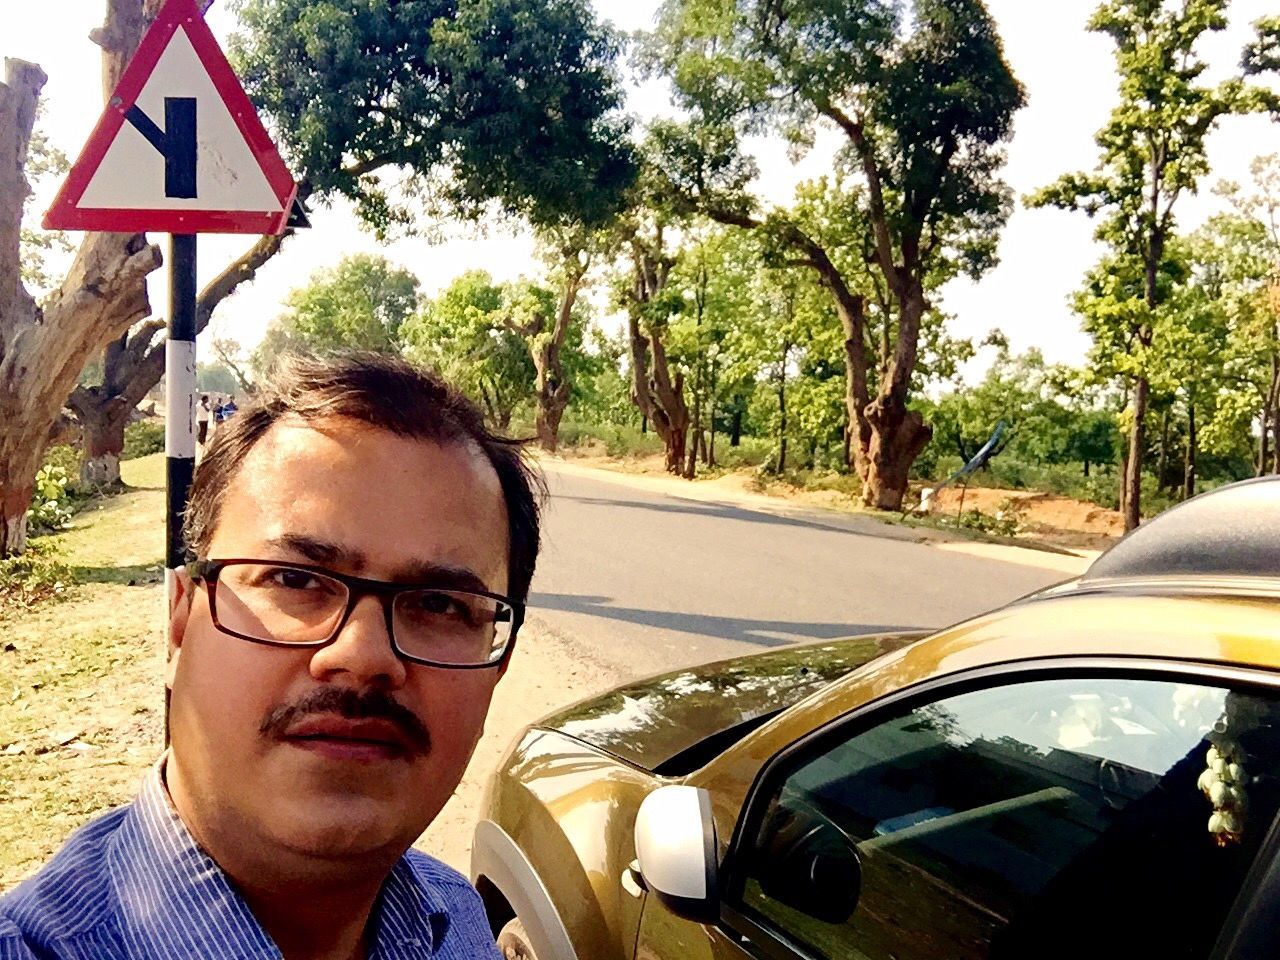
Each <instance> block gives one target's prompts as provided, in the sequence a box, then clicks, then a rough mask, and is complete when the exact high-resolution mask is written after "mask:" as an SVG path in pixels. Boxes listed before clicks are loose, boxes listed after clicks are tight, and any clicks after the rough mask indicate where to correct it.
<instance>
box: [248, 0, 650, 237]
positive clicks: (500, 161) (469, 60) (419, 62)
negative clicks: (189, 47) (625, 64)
mask: <svg viewBox="0 0 1280 960" xmlns="http://www.w3.org/2000/svg"><path fill="white" fill-rule="evenodd" d="M238 9H239V13H240V21H241V24H242V26H243V31H242V33H240V34H239V35H238V36H236V37H234V38H233V40H232V44H231V49H232V57H233V59H234V60H235V62H236V65H237V68H238V72H239V75H240V76H241V78H242V79H243V81H244V84H245V88H246V90H247V91H248V92H249V95H250V97H251V98H252V99H253V100H254V102H255V103H256V104H257V105H258V106H259V108H260V109H262V110H263V111H264V112H265V113H266V114H267V116H268V117H269V118H270V119H271V120H272V121H273V122H274V126H275V132H276V135H277V137H278V138H279V140H280V141H281V142H282V146H283V148H284V151H285V153H286V155H287V156H288V158H289V160H290V161H291V165H292V167H293V169H294V171H295V172H296V173H298V174H299V176H300V178H301V179H303V180H305V181H306V182H307V183H308V184H309V185H310V186H311V187H313V188H314V189H315V190H316V191H317V192H318V193H320V194H321V195H323V196H334V195H342V196H345V197H347V198H348V199H350V200H351V201H352V202H354V203H355V204H356V209H357V213H358V214H359V216H360V217H361V218H362V219H363V220H364V221H365V222H366V223H368V224H369V225H371V226H372V227H373V228H374V229H375V230H376V231H377V232H378V233H379V234H385V233H387V232H388V231H390V230H392V229H393V228H396V227H406V226H409V225H411V224H412V222H413V214H412V212H411V207H412V206H413V204H414V203H415V202H416V203H418V204H425V205H426V207H427V208H428V212H430V213H432V214H435V215H445V214H461V215H464V216H472V217H479V216H480V215H481V214H482V213H484V212H485V211H486V210H487V209H489V207H490V205H491V204H492V203H496V205H497V206H498V207H499V208H500V209H501V210H503V211H505V212H507V213H510V214H513V215H519V216H523V217H526V218H527V219H529V220H531V221H533V222H535V223H549V222H556V221H559V220H563V219H575V220H577V219H586V220H597V221H598V220H603V219H604V218H606V217H607V216H608V215H609V214H610V213H611V212H612V211H613V210H614V209H615V208H616V206H617V203H618V199H619V194H620V192H621V190H622V189H624V188H625V187H626V185H627V184H628V183H629V182H630V180H631V178H632V176H633V165H632V159H631V152H630V148H629V145H628V141H627V126H626V122H625V120H624V118H623V116H622V113H621V103H622V95H621V91H620V88H619V86H618V82H617V79H616V77H615V72H614V70H615V61H616V59H617V56H618V41H617V40H616V38H615V37H614V36H613V35H612V34H611V33H610V32H609V31H608V30H607V29H606V28H605V27H603V26H601V25H600V24H599V23H598V22H597V21H596V20H595V18H594V16H593V14H592V11H591V7H590V4H588V3H587V2H586V0H411V2H399V3H388V2H386V0H239V3H238ZM286 65H287V68H286ZM384 168H398V169H399V170H400V171H401V172H402V173H404V174H405V175H407V179H404V180H403V181H402V183H401V185H400V187H399V190H398V191H397V192H396V193H395V194H392V193H390V192H388V190H387V189H386V187H385V186H384V181H383V180H380V179H379V178H378V177H376V176H374V172H375V171H378V170H381V169H384ZM396 179H401V178H399V177H397V178H396Z"/></svg>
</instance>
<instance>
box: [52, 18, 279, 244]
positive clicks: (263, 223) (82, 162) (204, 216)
mask: <svg viewBox="0 0 1280 960" xmlns="http://www.w3.org/2000/svg"><path fill="white" fill-rule="evenodd" d="M183 29H185V30H186V33H187V39H188V40H190V41H191V46H192V47H193V48H194V49H195V52H196V56H197V57H199V59H200V62H201V63H202V64H203V65H204V68H205V70H206V71H207V72H208V74H209V78H210V79H211V80H212V81H213V86H214V89H216V90H217V91H218V93H219V95H220V96H221V97H222V101H223V103H225V104H226V107H227V109H228V110H229V111H230V113H231V116H232V119H234V120H235V123H236V127H237V128H238V129H239V131H240V135H241V136H243V137H244V139H245V143H246V144H247V145H248V147H249V150H250V152H251V153H252V154H253V157H254V159H255V160H257V162H258V166H259V167H260V168H261V169H262V172H263V175H264V176H265V177H266V179H267V183H268V184H269V185H270V187H271V192H272V193H273V194H275V196H276V199H277V200H279V202H280V206H281V209H280V210H278V211H264V212H254V211H252V210H248V211H246V210H142V209H135V208H129V209H111V208H99V207H93V208H85V207H81V206H80V200H81V198H82V197H83V196H84V192H85V190H86V189H87V188H88V186H89V181H90V180H92V179H93V175H94V174H95V173H97V171H98V167H99V166H100V165H101V163H102V159H103V157H105V156H106V153H107V150H108V149H109V148H110V146H111V144H112V143H113V142H114V141H115V138H116V136H117V135H118V134H119V132H120V128H121V127H122V126H123V125H124V122H125V114H127V113H128V112H129V110H130V108H131V107H133V105H134V104H135V103H136V102H137V99H138V96H139V94H141V93H142V88H143V87H144V86H146V83H147V81H148V80H149V79H150V78H151V74H152V72H153V71H154V70H155V67H156V64H157V63H158V62H159V60H160V57H161V55H162V54H163V53H164V51H165V50H166V49H167V48H168V46H169V41H170V40H172V39H173V35H174V34H175V33H176V32H177V31H178V30H183ZM297 190H298V187H297V184H296V183H294V180H293V175H292V174H290V173H289V168H288V167H286V166H285V164H284V161H283V160H282V159H281V158H280V153H279V151H278V150H277V149H276V146H275V144H274V143H273V142H272V141H271V135H270V134H269V133H267V130H266V128H265V127H264V126H263V125H262V121H261V119H260V118H259V117H258V112H257V110H255V109H254V106H253V104H252V103H251V102H250V101H249V97H248V96H247V95H246V94H245V92H244V88H243V87H241V86H240V81H239V80H238V79H237V78H236V75H235V71H234V70H232V69H231V64H230V63H229V62H228V61H227V58H226V55H225V54H224V53H223V52H222V48H221V47H220V46H219V45H218V41H217V38H215V37H214V35H213V31H211V30H210V29H209V25H208V24H207V23H205V20H204V15H203V14H202V13H201V12H200V8H199V7H198V6H196V0H168V2H167V3H165V5H164V6H163V7H162V8H161V10H160V13H159V15H158V16H157V17H156V20H155V22H154V23H153V24H152V25H151V27H150V29H149V30H148V31H147V33H146V35H145V36H144V37H143V38H142V42H141V43H140V44H139V45H138V50H137V53H135V54H134V56H133V59H132V60H130V61H129V65H128V66H127V67H126V68H125V71H124V74H123V75H122V76H121V78H120V83H119V84H118V85H117V86H116V89H115V92H114V93H113V94H112V96H111V99H110V100H109V101H108V103H107V108H106V109H105V110H104V111H103V113H102V116H101V117H100V118H99V120H98V124H97V126H95V127H94V128H93V133H92V134H90V135H89V139H88V141H87V142H86V143H85V145H84V148H83V149H82V150H81V151H80V156H79V157H78V158H77V159H76V162H75V164H74V165H73V166H72V168H71V172H70V173H68V174H67V179H66V180H65V181H64V182H63V184H62V187H61V189H60V190H59V191H58V195H57V197H55V198H54V201H53V204H52V205H51V206H50V207H49V210H48V212H47V213H46V214H45V216H44V227H45V229H46V230H99V231H108V232H114V233H134V232H139V231H142V232H145V231H151V232H163V233H253V234H279V233H283V232H284V230H285V227H286V225H287V223H288V220H289V211H290V209H291V207H292V206H293V199H294V196H295V195H296V194H297Z"/></svg>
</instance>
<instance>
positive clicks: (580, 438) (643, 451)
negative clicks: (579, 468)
mask: <svg viewBox="0 0 1280 960" xmlns="http://www.w3.org/2000/svg"><path fill="white" fill-rule="evenodd" d="M560 441H561V443H562V444H563V445H564V446H566V447H570V448H577V449H578V450H579V452H583V453H590V452H593V451H594V452H597V453H603V454H604V455H605V456H608V457H617V458H620V459H625V458H638V457H648V456H653V455H655V454H659V453H661V452H662V449H663V447H662V439H661V438H660V437H659V436H658V435H657V434H656V433H653V432H649V433H641V432H640V427H639V426H638V425H637V424H630V423H580V422H578V421H576V420H565V421H564V423H562V424H561V425H560Z"/></svg>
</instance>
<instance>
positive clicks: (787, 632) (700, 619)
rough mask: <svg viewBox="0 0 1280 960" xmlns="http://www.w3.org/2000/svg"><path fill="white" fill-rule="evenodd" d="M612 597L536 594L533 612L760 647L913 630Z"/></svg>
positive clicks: (902, 626)
mask: <svg viewBox="0 0 1280 960" xmlns="http://www.w3.org/2000/svg"><path fill="white" fill-rule="evenodd" d="M612 599H613V598H612V597H590V596H582V595H580V594H575V593H533V594H530V596H529V606H530V608H531V612H533V613H534V614H536V613H537V611H538V609H539V608H541V609H543V610H557V611H560V612H562V613H582V614H586V615H587V616H592V617H604V618H605V619H608V620H621V621H623V622H624V623H635V624H640V625H641V626H645V627H656V628H658V629H660V630H678V631H680V632H681V633H693V634H698V635H700V636H704V637H714V638H716V639H720V640H741V641H742V642H744V643H752V644H755V645H757V646H761V647H785V646H788V645H789V644H792V643H798V642H801V641H804V640H835V639H837V638H839V637H851V636H854V635H855V634H860V633H889V632H892V631H896V630H913V629H916V627H913V626H910V625H905V626H904V625H886V624H874V623H797V622H796V621H794V620H748V619H744V618H741V617H713V616H708V615H706V614H698V613H672V612H670V611H667V610H640V609H637V608H635V607H613V606H609V603H610V601H611V600H612Z"/></svg>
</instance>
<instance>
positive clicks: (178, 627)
mask: <svg viewBox="0 0 1280 960" xmlns="http://www.w3.org/2000/svg"><path fill="white" fill-rule="evenodd" d="M164 578H165V583H166V584H167V585H168V588H169V629H168V632H167V636H168V651H167V660H166V664H165V680H164V682H165V686H166V687H168V688H169V689H173V678H174V676H175V675H176V674H177V672H178V657H179V655H180V654H181V653H182V640H183V638H184V637H185V636H186V633H187V621H188V620H189V619H190V618H191V600H192V597H193V595H194V593H195V584H194V583H193V582H192V580H191V577H190V575H189V574H188V573H187V571H185V570H166V571H165V576H164Z"/></svg>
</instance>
